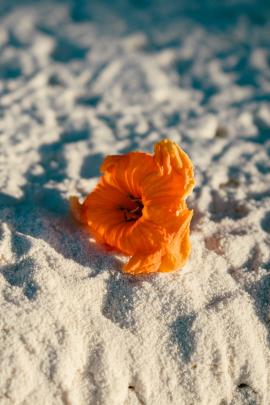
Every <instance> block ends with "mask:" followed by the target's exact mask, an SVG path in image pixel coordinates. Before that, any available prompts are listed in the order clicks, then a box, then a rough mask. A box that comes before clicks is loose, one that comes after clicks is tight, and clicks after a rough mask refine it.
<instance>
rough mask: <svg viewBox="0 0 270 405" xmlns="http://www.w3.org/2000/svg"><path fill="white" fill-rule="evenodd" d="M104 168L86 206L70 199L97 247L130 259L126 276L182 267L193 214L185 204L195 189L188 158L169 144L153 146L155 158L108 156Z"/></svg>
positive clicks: (148, 156)
mask: <svg viewBox="0 0 270 405" xmlns="http://www.w3.org/2000/svg"><path fill="white" fill-rule="evenodd" d="M100 169H101V172H102V173H103V176H102V177H101V178H100V180H99V183H98V184H97V186H96V188H95V189H94V191H92V192H91V193H90V194H89V195H88V196H87V197H86V199H85V200H84V202H83V204H80V203H79V201H78V198H77V197H71V199H70V206H71V211H72V213H73V216H74V217H75V218H76V219H77V220H78V221H79V222H81V223H83V224H85V225H86V226H87V227H88V228H89V230H90V232H91V234H92V235H93V236H94V237H95V239H96V241H97V242H98V243H101V244H102V245H103V246H105V247H106V248H107V249H110V250H115V251H117V252H121V253H123V254H125V255H128V256H131V258H130V260H129V261H128V263H127V264H125V266H124V271H125V272H126V273H131V274H140V273H153V272H167V271H171V270H175V269H178V268H181V267H182V266H183V265H184V263H185V262H186V260H187V258H188V256H189V254H190V241H189V225H190V221H191V217H192V211H191V210H189V209H188V208H187V206H186V202H185V199H186V197H187V196H188V195H189V194H190V193H191V191H192V189H193V187H194V184H195V181H194V175H193V167H192V163H191V161H190V159H189V157H188V156H187V155H186V153H185V152H184V151H183V150H182V149H181V148H180V147H179V146H178V145H177V144H176V143H174V142H172V141H169V140H167V139H165V140H163V141H161V142H159V143H157V144H156V145H155V152H154V156H152V155H150V154H148V153H142V152H130V153H127V154H126V155H115V156H108V157H106V158H105V160H104V162H103V164H102V165H101V168H100Z"/></svg>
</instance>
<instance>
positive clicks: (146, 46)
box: [0, 0, 270, 405]
mask: <svg viewBox="0 0 270 405" xmlns="http://www.w3.org/2000/svg"><path fill="white" fill-rule="evenodd" d="M269 33H270V8H269V5H267V2H265V3H263V2H261V1H255V0H254V1H248V0H245V1H240V0H239V1H225V2H215V1H211V0H209V1H201V2H196V1H195V0H191V1H186V0H183V1H179V2H177V1H173V0H168V1H161V0H156V1H151V0H138V1H135V0H129V1H124V0H116V1H114V2H112V1H106V0H102V1H97V0H96V1H92V2H89V1H75V0H74V1H71V0H70V1H54V2H49V1H36V2H31V1H24V2H23V1H17V2H16V1H8V0H3V1H2V2H0V291H1V293H0V304H1V311H0V404H1V405H34V404H37V405H62V404H63V405H269V404H270V375H269V371H270V248H269V247H270V43H269ZM164 138H168V139H171V140H173V141H175V142H176V143H178V144H179V145H180V146H181V147H182V148H183V149H184V150H185V151H186V152H187V153H188V154H189V156H190V157H191V159H192V161H193V164H194V168H195V177H196V187H195V189H194V191H193V193H192V195H191V196H190V197H189V198H188V205H189V207H190V208H191V209H193V211H194V216H193V219H192V224H191V243H192V253H191V256H190V259H189V261H188V263H187V264H186V265H185V266H184V268H183V269H182V270H181V271H176V272H172V273H167V274H162V273H156V274H152V275H148V276H147V275H145V276H138V277H134V276H131V275H127V274H124V273H123V272H122V270H121V269H122V262H123V258H122V257H121V256H117V255H113V254H110V253H106V252H105V251H104V250H103V249H102V248H101V247H99V246H98V245H97V244H96V243H95V241H94V240H93V238H89V234H88V233H87V231H86V230H85V228H84V227H82V226H79V225H78V224H77V223H76V221H74V219H73V218H72V216H71V215H70V211H69V197H70V196H71V195H78V196H79V197H80V198H82V199H83V198H84V197H85V196H86V195H87V194H88V193H89V192H90V191H91V190H92V189H93V188H94V186H95V185H96V183H97V181H98V178H99V175H100V173H99V166H100V164H101V162H102V161H103V159H104V157H105V156H106V155H112V154H124V153H127V152H130V151H136V150H140V151H144V152H152V150H153V146H154V144H155V143H156V142H158V141H160V140H162V139H164Z"/></svg>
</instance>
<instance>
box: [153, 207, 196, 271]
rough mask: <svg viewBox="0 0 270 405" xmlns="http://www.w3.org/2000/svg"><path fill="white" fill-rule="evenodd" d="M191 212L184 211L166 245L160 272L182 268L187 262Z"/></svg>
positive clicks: (189, 247) (189, 249) (189, 248)
mask: <svg viewBox="0 0 270 405" xmlns="http://www.w3.org/2000/svg"><path fill="white" fill-rule="evenodd" d="M192 214H193V212H192V211H189V210H186V212H185V213H184V214H183V216H182V218H181V222H180V221H179V222H180V224H179V225H180V226H179V230H178V232H177V233H176V234H175V235H174V237H173V238H172V241H171V242H170V243H169V244H168V245H167V247H166V251H165V254H163V256H162V260H161V265H160V267H159V271H160V272H168V271H172V270H177V269H180V268H181V267H183V265H184V264H185V262H186V261H187V259H188V257H189V255H190V251H191V245H190V240H189V226H190V221H191V218H192Z"/></svg>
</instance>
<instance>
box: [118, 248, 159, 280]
mask: <svg viewBox="0 0 270 405" xmlns="http://www.w3.org/2000/svg"><path fill="white" fill-rule="evenodd" d="M160 261H161V251H156V252H155V253H152V254H149V255H146V254H135V255H134V256H132V257H131V259H130V260H129V261H128V263H127V264H125V265H124V268H123V270H124V272H125V273H130V274H134V275H135V274H136V275H138V274H144V273H155V272H157V271H158V269H159V266H160Z"/></svg>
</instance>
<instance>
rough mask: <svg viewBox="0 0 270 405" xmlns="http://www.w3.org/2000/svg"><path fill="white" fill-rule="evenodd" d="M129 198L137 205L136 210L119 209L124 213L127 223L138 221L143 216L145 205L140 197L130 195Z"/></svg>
mask: <svg viewBox="0 0 270 405" xmlns="http://www.w3.org/2000/svg"><path fill="white" fill-rule="evenodd" d="M128 198H129V199H130V200H131V201H132V202H133V203H135V204H136V207H135V208H132V209H130V208H126V207H122V206H120V207H119V210H120V211H123V214H124V219H125V221H126V222H132V221H137V220H138V219H139V218H140V217H141V216H142V210H143V203H142V200H141V199H140V198H139V197H134V196H133V195H128Z"/></svg>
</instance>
